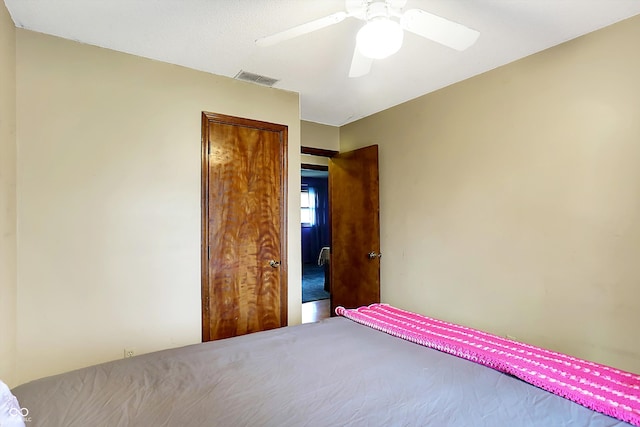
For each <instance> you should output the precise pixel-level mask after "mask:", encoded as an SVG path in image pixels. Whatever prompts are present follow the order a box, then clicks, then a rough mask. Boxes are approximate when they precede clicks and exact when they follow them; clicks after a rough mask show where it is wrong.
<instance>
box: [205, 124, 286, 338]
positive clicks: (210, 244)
mask: <svg viewBox="0 0 640 427" xmlns="http://www.w3.org/2000/svg"><path fill="white" fill-rule="evenodd" d="M202 149H203V152H202V160H203V162H202V341H209V340H215V339H220V338H228V337H232V336H236V335H243V334H248V333H251V332H257V331H263V330H267V329H273V328H277V327H280V326H285V325H286V324H287V254H286V248H287V245H286V244H287V236H286V224H287V222H286V218H287V215H286V212H287V209H286V200H287V197H286V196H287V192H286V177H287V163H286V159H287V157H286V153H287V127H286V126H284V125H279V124H273V123H266V122H260V121H256V120H249V119H244V118H239V117H231V116H225V115H221V114H213V113H203V114H202Z"/></svg>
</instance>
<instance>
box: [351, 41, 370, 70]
mask: <svg viewBox="0 0 640 427" xmlns="http://www.w3.org/2000/svg"><path fill="white" fill-rule="evenodd" d="M372 64H373V59H372V58H367V57H366V56H364V55H363V54H361V53H360V50H359V49H358V46H356V48H355V49H354V51H353V59H352V60H351V69H350V70H349V77H362V76H364V75H366V74H369V71H370V70H371V65H372Z"/></svg>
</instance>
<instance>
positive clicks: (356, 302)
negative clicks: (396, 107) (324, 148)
mask: <svg viewBox="0 0 640 427" xmlns="http://www.w3.org/2000/svg"><path fill="white" fill-rule="evenodd" d="M378 184H379V183H378V146H377V145H374V146H370V147H365V148H361V149H358V150H354V151H350V152H346V153H340V154H338V155H336V156H334V157H332V158H330V159H329V198H330V202H329V205H330V217H329V222H330V227H331V273H330V274H331V313H332V315H333V313H334V310H335V307H337V306H343V307H346V308H354V307H360V306H362V305H368V304H373V303H376V302H380V258H379V257H378V256H377V255H378V254H379V253H380V213H379V212H380V202H379V195H378ZM371 252H373V253H375V254H376V256H375V258H370V257H369V256H368V254H369V253H371Z"/></svg>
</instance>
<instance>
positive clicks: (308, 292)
mask: <svg viewBox="0 0 640 427" xmlns="http://www.w3.org/2000/svg"><path fill="white" fill-rule="evenodd" d="M327 298H329V292H327V291H325V290H324V267H321V266H317V265H315V264H302V302H303V303H305V302H310V301H317V300H321V299H327Z"/></svg>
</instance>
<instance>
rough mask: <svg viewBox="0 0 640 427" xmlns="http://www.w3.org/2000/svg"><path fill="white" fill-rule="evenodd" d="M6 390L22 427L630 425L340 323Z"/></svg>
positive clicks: (144, 358) (164, 354) (199, 347)
mask: <svg viewBox="0 0 640 427" xmlns="http://www.w3.org/2000/svg"><path fill="white" fill-rule="evenodd" d="M12 391H13V393H14V394H15V396H16V397H17V398H18V401H19V402H20V406H21V407H23V408H27V409H28V410H29V417H30V422H29V424H28V425H29V426H30V427H36V426H65V427H74V426H83V427H84V426H437V427H445V426H474V427H475V426H488V427H489V426H490V427H496V426H510V427H511V426H513V427H517V426H520V427H524V426H531V427H533V426H588V427H605V426H606V427H622V426H629V425H630V424H627V423H624V422H622V421H618V420H616V419H614V418H611V417H609V416H607V415H603V414H600V413H597V412H594V411H592V410H590V409H587V408H585V407H583V406H580V405H578V404H576V403H573V402H571V401H569V400H567V399H564V398H562V397H560V396H556V395H553V394H551V393H548V392H546V391H544V390H542V389H539V388H536V387H534V386H532V385H530V384H527V383H525V382H523V381H521V380H519V379H517V378H515V377H512V376H509V375H506V374H503V373H500V372H498V371H496V370H493V369H491V368H488V367H485V366H481V365H479V364H476V363H474V362H471V361H468V360H464V359H461V358H458V357H455V356H452V355H448V354H446V353H442V352H439V351H437V350H433V349H430V348H426V347H423V346H420V345H418V344H414V343H412V342H409V341H405V340H403V339H401V338H397V337H394V336H391V335H388V334H385V333H383V332H380V331H377V330H375V329H372V328H369V327H367V326H364V325H360V324H357V323H355V322H353V321H351V320H348V319H346V318H330V319H327V320H324V321H321V322H318V323H311V324H305V325H299V326H291V327H285V328H280V329H275V330H271V331H267V332H260V333H255V334H250V335H245V336H241V337H236V338H229V339H225V340H220V341H214V342H208V343H202V344H196V345H191V346H187V347H181V348H177V349H171V350H164V351H159V352H155V353H150V354H145V355H141V356H137V357H133V358H129V359H122V360H118V361H114V362H109V363H104V364H100V365H96V366H91V367H88V368H83V369H79V370H76V371H73V372H69V373H65V374H61V375H56V376H52V377H48V378H43V379H40V380H36V381H32V382H30V383H27V384H24V385H21V386H19V387H17V388H15V389H13V390H12Z"/></svg>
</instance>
